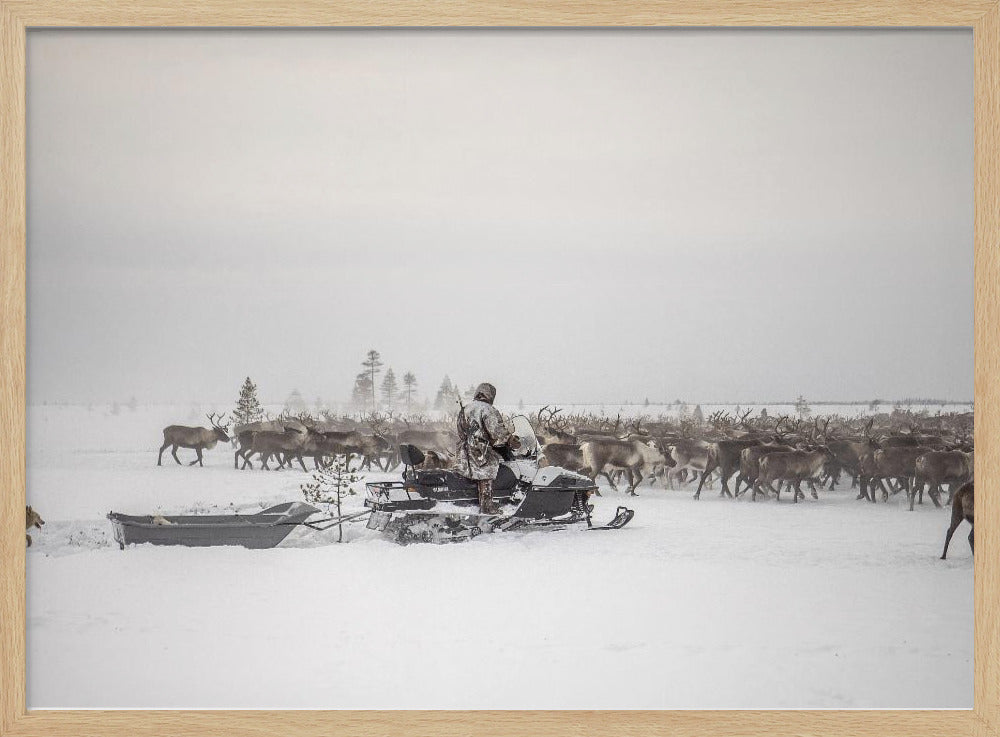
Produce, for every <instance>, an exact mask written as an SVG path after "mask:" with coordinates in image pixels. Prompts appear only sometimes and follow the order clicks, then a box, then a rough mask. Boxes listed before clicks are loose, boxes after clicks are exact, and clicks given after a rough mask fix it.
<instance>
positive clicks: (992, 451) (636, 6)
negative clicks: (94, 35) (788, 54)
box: [0, 0, 1000, 737]
mask: <svg viewBox="0 0 1000 737" xmlns="http://www.w3.org/2000/svg"><path fill="white" fill-rule="evenodd" d="M87 26H91V27H143V26H160V27H179V26H187V27H213V26H228V27H240V26H243V27H264V26H283V27H298V26H302V27H308V26H397V27H398V26H552V27H556V26H592V27H601V26H731V27H739V26H769V27H780V26H800V27H859V26H882V27H891V26H897V27H901V26H905V27H914V26H921V27H945V26H947V27H969V28H971V29H973V33H974V53H975V203H976V209H975V320H976V331H975V347H976V351H975V413H976V419H977V422H976V446H977V447H978V448H979V449H980V452H979V453H978V454H977V458H976V475H977V476H978V478H979V481H980V485H981V488H984V489H986V490H987V493H985V494H980V495H977V499H976V506H977V509H976V516H977V518H978V521H979V523H980V533H979V535H977V543H978V544H979V546H980V549H979V551H978V555H977V556H976V558H975V620H976V623H975V625H976V626H975V706H974V708H973V709H971V710H952V711H819V712H809V711H752V712H746V711H720V712H700V711H679V712H649V711H643V712H640V711H626V712H566V711H563V712H544V711H541V712H515V711H502V712H401V711H390V712H344V711H329V712H317V711H274V712H267V711H232V712H227V711H190V712H184V711H39V712H28V711H27V710H26V705H25V704H26V700H25V652H26V650H25V548H24V542H23V539H22V537H21V535H22V531H21V529H20V520H21V514H22V512H21V509H22V507H23V506H24V503H25V468H26V466H25V463H26V454H25V335H26V331H25V256H26V254H25V248H26V240H25V238H26V225H25V219H26V206H25V192H26V183H25V134H26V127H25V52H26V31H27V30H28V29H29V28H39V27H87ZM0 59H2V60H0V116H2V117H0V147H2V148H0V305H2V307H0V388H2V398H0V449H2V451H0V489H2V494H0V561H2V565H0V735H4V736H6V735H67V737H69V736H72V737H76V736H77V735H84V734H101V735H122V736H123V737H124V736H125V735H129V736H132V735H146V734H148V735H166V734H180V735H192V736H194V735H199V736H201V735H209V734H232V735H236V734H239V735H262V736H263V735H272V734H295V735H299V736H300V737H305V736H306V735H317V736H318V735H324V736H325V735H331V734H351V735H364V734H387V733H394V734H395V733H399V734H434V735H460V734H461V735H465V734H472V733H475V734H485V733H495V734H504V735H517V734H531V735H556V734H567V735H568V734H588V735H603V734H609V735H610V734H616V735H622V734H654V733H656V734H670V735H676V736H681V735H696V734H705V735H708V734H716V735H722V734H725V735H744V734H745V735H749V734H760V735H764V734H770V735H776V736H777V735H824V736H826V737H833V736H834V735H845V736H846V735H854V736H860V735H897V734H898V735H902V734H912V735H949V736H951V735H982V736H983V737H985V736H986V735H997V734H1000V616H998V609H1000V576H998V573H997V569H996V566H995V565H994V564H991V562H992V561H995V560H998V559H1000V537H998V530H1000V495H998V494H997V493H992V492H993V490H995V487H997V485H998V482H1000V453H998V451H997V448H996V446H994V445H993V443H992V440H991V439H992V438H996V439H1000V409H998V407H997V400H998V399H1000V396H998V390H1000V351H998V350H997V346H996V338H995V336H996V335H997V332H996V331H997V326H998V325H1000V291H998V286H1000V0H942V1H941V2H935V3H928V2H920V1H919V0H894V1H892V2H890V1H889V0H873V1H871V2H869V1H864V2H863V1H861V0H785V1H783V2H779V3H764V2H760V1H759V0H749V1H740V2H723V1H721V0H694V1H691V0H634V1H631V2H624V1H622V0H580V2H573V3H567V2H556V0H537V2H531V3H499V2H494V1H493V0H489V1H485V2H480V1H477V0H451V1H448V2H443V1H436V2H427V3H423V4H415V3H407V2H401V1H400V0H390V2H384V3H369V2H366V1H365V0H344V1H341V2H323V1H321V0H290V1H289V2H277V1H276V0H178V1H176V2H171V3H163V2H154V1H152V0H132V1H126V0H105V1H103V2H96V1H95V0H0ZM928 675H929V676H933V674H928Z"/></svg>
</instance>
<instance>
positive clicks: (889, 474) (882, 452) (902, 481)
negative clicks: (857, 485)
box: [871, 445, 941, 512]
mask: <svg viewBox="0 0 1000 737" xmlns="http://www.w3.org/2000/svg"><path fill="white" fill-rule="evenodd" d="M929 451H930V448H924V447H922V446H919V445H917V446H911V445H902V446H895V447H889V448H882V449H879V450H876V451H875V452H874V453H873V454H872V459H873V460H874V469H873V473H872V479H871V480H872V481H873V482H874V484H875V486H877V487H878V488H880V489H881V490H882V501H887V500H888V499H889V491H888V489H886V487H885V483H884V482H885V481H887V480H890V479H895V481H896V482H897V483H898V484H899V487H900V488H901V489H902V490H903V491H905V492H906V496H907V498H908V499H909V500H910V511H911V512H912V511H913V501H914V499H916V496H917V495H916V493H915V490H914V487H913V486H912V485H911V483H910V481H911V479H912V478H913V475H914V473H915V466H916V462H917V458H919V457H920V456H922V455H923V454H924V453H927V452H929ZM871 493H872V499H873V500H874V497H875V489H874V488H872V489H871ZM893 493H895V492H893ZM929 496H930V497H931V501H933V502H934V506H936V507H940V506H941V503H940V502H939V501H938V499H937V495H936V494H934V493H931V494H930V495H929ZM920 503H921V504H923V497H922V495H921V500H920Z"/></svg>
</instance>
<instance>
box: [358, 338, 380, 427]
mask: <svg viewBox="0 0 1000 737" xmlns="http://www.w3.org/2000/svg"><path fill="white" fill-rule="evenodd" d="M361 365H362V366H364V367H365V371H366V372H367V373H368V376H369V379H370V380H371V399H372V412H374V411H375V410H377V409H378V399H377V398H376V397H375V377H376V375H378V374H380V373H382V366H384V365H385V364H383V363H382V356H381V355H379V352H378V351H377V350H375V349H374V348H372V349H371V350H369V351H368V354H367V356H366V357H365V360H364V361H362V362H361Z"/></svg>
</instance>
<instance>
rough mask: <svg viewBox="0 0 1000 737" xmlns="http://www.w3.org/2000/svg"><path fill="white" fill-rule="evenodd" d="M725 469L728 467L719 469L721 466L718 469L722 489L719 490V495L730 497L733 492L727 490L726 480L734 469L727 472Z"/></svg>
mask: <svg viewBox="0 0 1000 737" xmlns="http://www.w3.org/2000/svg"><path fill="white" fill-rule="evenodd" d="M727 470H728V469H721V468H720V470H719V473H720V474H721V475H722V491H720V492H719V496H728V497H729V498H730V499H732V498H733V493H732V492H731V491H730V490H729V484H728V481H729V479H730V478H731V477H732V475H733V473H734V471H732V470H729V472H728V473H727V472H726V471H727Z"/></svg>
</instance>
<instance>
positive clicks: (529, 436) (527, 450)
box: [507, 415, 538, 458]
mask: <svg viewBox="0 0 1000 737" xmlns="http://www.w3.org/2000/svg"><path fill="white" fill-rule="evenodd" d="M507 426H508V428H510V429H511V432H513V433H514V434H515V435H517V437H519V438H520V439H521V447H520V448H518V449H517V450H515V451H514V457H515V458H527V457H529V456H533V455H535V454H536V453H538V438H536V437H535V431H534V430H533V429H532V427H531V423H530V422H529V421H528V418H527V417H525V416H524V415H514V416H513V417H511V418H510V420H509V421H508V422H507Z"/></svg>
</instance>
